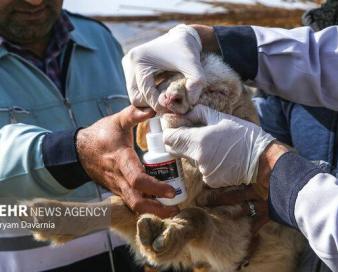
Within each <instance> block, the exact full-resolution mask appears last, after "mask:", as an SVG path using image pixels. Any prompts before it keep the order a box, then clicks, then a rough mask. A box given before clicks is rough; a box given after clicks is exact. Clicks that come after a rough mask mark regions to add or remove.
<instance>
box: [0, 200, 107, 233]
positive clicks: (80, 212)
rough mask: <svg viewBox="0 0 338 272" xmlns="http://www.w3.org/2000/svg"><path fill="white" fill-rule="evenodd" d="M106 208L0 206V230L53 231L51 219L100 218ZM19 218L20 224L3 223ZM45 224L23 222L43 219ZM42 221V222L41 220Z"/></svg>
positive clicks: (104, 213) (34, 221)
mask: <svg viewBox="0 0 338 272" xmlns="http://www.w3.org/2000/svg"><path fill="white" fill-rule="evenodd" d="M107 210H108V208H107V207H93V206H92V207H82V206H76V207H58V206H56V207H41V206H40V207H28V206H26V205H24V204H13V205H11V204H5V205H3V204H0V220H1V222H0V230H9V229H30V230H34V229H35V230H36V229H55V223H54V222H53V221H52V219H53V218H57V217H100V216H106V215H107ZM13 217H15V218H20V222H3V221H7V220H4V219H6V218H13ZM43 217H46V219H51V220H48V221H47V220H46V222H36V220H33V222H31V221H32V220H25V218H43ZM43 221H44V220H43Z"/></svg>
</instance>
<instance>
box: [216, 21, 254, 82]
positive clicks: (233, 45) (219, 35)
mask: <svg viewBox="0 0 338 272" xmlns="http://www.w3.org/2000/svg"><path fill="white" fill-rule="evenodd" d="M214 31H215V35H216V39H217V42H218V45H219V48H220V50H221V52H222V57H223V60H224V62H225V63H227V64H228V65H230V67H231V68H232V69H234V70H235V71H236V72H237V73H238V74H239V75H240V76H241V78H242V80H248V79H250V80H253V79H254V78H255V77H256V74H257V69H258V55H257V41H256V35H255V32H254V31H253V29H252V28H251V27H250V26H233V27H225V26H215V27H214Z"/></svg>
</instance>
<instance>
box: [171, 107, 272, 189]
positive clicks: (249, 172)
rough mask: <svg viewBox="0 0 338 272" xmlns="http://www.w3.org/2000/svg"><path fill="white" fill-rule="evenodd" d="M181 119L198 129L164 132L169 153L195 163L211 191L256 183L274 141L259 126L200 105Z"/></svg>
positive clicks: (176, 129)
mask: <svg viewBox="0 0 338 272" xmlns="http://www.w3.org/2000/svg"><path fill="white" fill-rule="evenodd" d="M181 118H186V119H187V120H189V121H190V122H192V123H194V124H196V125H201V124H202V125H204V126H202V127H197V128H196V127H194V128H186V127H180V128H174V129H173V128H170V129H165V130H164V141H165V144H166V145H167V149H168V152H170V153H172V154H173V155H176V156H178V157H185V158H187V159H190V160H192V161H194V162H195V164H196V166H197V167H198V169H199V171H200V172H201V173H202V175H203V180H204V182H205V183H207V184H208V185H209V186H210V187H213V188H218V187H224V186H231V185H239V184H241V183H244V184H249V183H253V182H255V179H256V176H257V171H258V162H259V157H260V155H261V154H262V152H263V151H264V150H265V148H266V147H267V146H268V145H269V144H270V143H271V142H272V141H273V140H274V138H273V137H272V136H271V135H269V134H267V133H265V132H264V131H263V130H262V129H261V128H260V127H258V126H257V125H255V124H253V123H250V122H247V121H244V120H242V119H239V118H237V117H235V116H231V115H228V114H224V113H220V112H217V111H214V110H212V109H210V108H208V107H206V106H203V105H197V106H195V107H194V109H193V110H192V111H191V112H189V113H187V114H186V115H185V116H183V117H181Z"/></svg>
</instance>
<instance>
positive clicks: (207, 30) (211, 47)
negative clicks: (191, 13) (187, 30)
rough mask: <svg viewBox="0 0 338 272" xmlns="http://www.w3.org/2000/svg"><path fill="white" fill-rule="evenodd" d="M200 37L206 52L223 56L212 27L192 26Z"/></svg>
mask: <svg viewBox="0 0 338 272" xmlns="http://www.w3.org/2000/svg"><path fill="white" fill-rule="evenodd" d="M191 26H192V27H193V28H194V29H195V30H196V31H197V32H198V35H199V36H200V39H201V42H202V47H203V51H204V52H210V53H215V54H218V55H221V54H222V53H221V50H220V47H219V46H218V42H217V38H216V35H215V32H214V29H213V28H212V27H211V26H205V25H191Z"/></svg>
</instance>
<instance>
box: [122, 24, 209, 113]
mask: <svg viewBox="0 0 338 272" xmlns="http://www.w3.org/2000/svg"><path fill="white" fill-rule="evenodd" d="M201 50H202V43H201V40H200V37H199V35H198V33H197V31H196V30H195V29H194V28H192V27H190V26H187V25H183V24H182V25H178V26H176V27H174V28H173V29H171V30H170V31H169V32H168V33H167V34H165V35H163V36H160V37H158V38H157V39H155V40H152V41H150V42H148V43H145V44H143V45H140V46H138V47H135V48H134V49H132V50H130V51H129V53H128V54H127V55H126V56H125V57H124V58H123V59H122V65H123V70H124V74H125V77H126V83H127V89H128V95H129V98H130V100H131V103H132V104H133V105H134V106H136V107H149V106H150V107H152V108H153V109H154V110H155V111H157V112H162V111H163V110H164V109H163V108H162V106H161V105H160V104H159V103H158V97H159V95H160V93H159V92H158V90H157V89H156V87H155V82H154V73H156V72H159V71H177V72H180V73H182V74H183V75H184V76H185V77H186V78H187V82H186V89H187V93H188V99H189V102H190V104H192V105H195V104H196V103H197V101H198V98H199V96H200V94H201V92H202V88H203V87H204V85H205V83H206V80H205V76H204V72H203V69H202V65H201V61H200V54H201Z"/></svg>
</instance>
